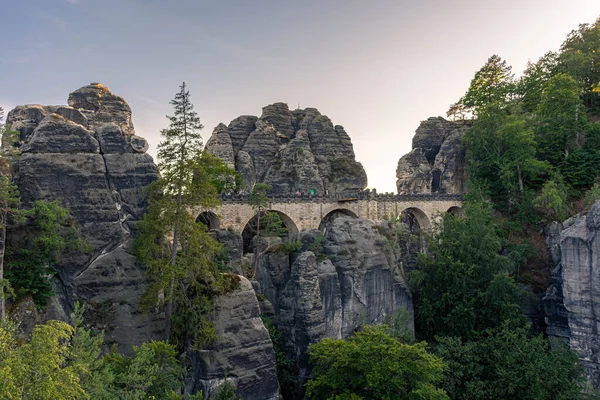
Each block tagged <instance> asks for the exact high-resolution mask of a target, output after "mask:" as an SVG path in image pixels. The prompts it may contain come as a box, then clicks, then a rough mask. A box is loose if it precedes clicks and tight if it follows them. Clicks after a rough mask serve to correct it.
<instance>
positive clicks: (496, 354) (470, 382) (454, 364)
mask: <svg viewBox="0 0 600 400" xmlns="http://www.w3.org/2000/svg"><path fill="white" fill-rule="evenodd" d="M435 353H436V355H438V356H439V357H442V358H443V359H444V360H446V361H447V362H448V370H447V372H446V374H445V376H444V381H443V385H442V387H443V388H444V389H445V390H446V391H447V393H448V395H449V396H450V398H452V399H457V400H458V399H460V400H475V399H498V400H504V399H506V400H511V399H536V400H555V399H562V400H576V399H581V398H582V395H581V389H582V384H583V383H584V380H585V378H584V374H583V366H582V365H581V363H580V362H579V358H578V356H577V354H576V353H574V352H573V351H571V350H569V349H568V348H567V347H566V346H565V345H564V344H562V343H558V342H557V343H555V344H554V346H553V347H552V348H551V347H550V345H549V342H548V340H546V339H544V338H543V337H542V336H532V335H531V334H530V333H529V332H528V330H527V329H526V328H524V327H521V328H509V327H507V326H503V327H501V329H499V330H498V331H497V332H490V331H488V332H484V333H483V334H482V335H481V336H480V337H478V338H476V339H475V340H471V341H464V340H463V339H461V338H458V337H438V338H437V345H436V347H435Z"/></svg>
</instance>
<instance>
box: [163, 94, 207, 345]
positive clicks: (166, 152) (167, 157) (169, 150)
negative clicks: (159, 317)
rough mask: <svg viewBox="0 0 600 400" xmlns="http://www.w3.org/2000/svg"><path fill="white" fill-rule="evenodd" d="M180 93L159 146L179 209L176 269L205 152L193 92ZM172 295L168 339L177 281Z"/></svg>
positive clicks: (175, 230)
mask: <svg viewBox="0 0 600 400" xmlns="http://www.w3.org/2000/svg"><path fill="white" fill-rule="evenodd" d="M179 89H180V90H179V92H178V93H177V94H176V95H175V98H174V99H173V100H171V102H170V104H171V105H172V106H173V108H174V113H173V115H172V116H167V119H168V120H169V121H170V124H169V127H168V128H166V129H163V130H162V131H161V136H162V137H163V141H162V142H160V143H159V145H158V168H159V169H160V171H161V174H162V178H163V181H164V183H165V187H164V190H165V191H166V192H167V194H168V195H170V196H175V201H176V208H175V216H174V219H173V241H172V245H171V258H170V261H169V263H170V264H171V265H175V264H176V262H177V247H178V246H179V234H180V229H181V223H182V209H183V207H184V205H185V204H184V197H187V196H188V195H189V194H190V193H186V191H187V190H189V189H191V188H192V186H193V185H192V182H191V181H192V178H193V167H192V163H194V162H195V161H196V159H197V157H198V155H199V154H200V152H201V150H202V137H201V136H200V130H202V128H203V125H202V124H201V123H200V117H198V114H197V113H196V111H194V106H193V104H192V103H191V101H190V92H189V91H188V90H187V88H186V85H185V82H183V83H182V84H181V86H180V87H179ZM168 290H169V293H168V297H167V305H166V317H167V325H166V333H167V337H169V335H170V330H171V322H170V319H171V315H172V314H173V301H172V298H173V290H174V278H173V277H171V280H170V283H169V289H168Z"/></svg>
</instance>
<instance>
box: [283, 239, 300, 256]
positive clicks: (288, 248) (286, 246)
mask: <svg viewBox="0 0 600 400" xmlns="http://www.w3.org/2000/svg"><path fill="white" fill-rule="evenodd" d="M301 248H302V242H301V241H299V240H294V241H292V242H288V243H283V250H284V251H285V253H286V254H292V253H296V252H298V251H299V250H300V249H301Z"/></svg>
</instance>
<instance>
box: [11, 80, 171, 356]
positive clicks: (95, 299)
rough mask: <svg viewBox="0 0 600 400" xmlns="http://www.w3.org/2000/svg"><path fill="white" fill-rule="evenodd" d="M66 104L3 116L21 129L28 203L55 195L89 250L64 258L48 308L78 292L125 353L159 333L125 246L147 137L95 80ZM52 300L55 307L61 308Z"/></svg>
mask: <svg viewBox="0 0 600 400" xmlns="http://www.w3.org/2000/svg"><path fill="white" fill-rule="evenodd" d="M69 104H70V107H66V106H39V105H30V106H19V107H17V108H16V109H15V110H13V111H11V112H10V113H9V115H8V118H7V123H8V124H9V125H10V126H11V128H12V129H15V130H18V131H20V136H21V139H22V142H23V143H22V155H21V158H20V160H19V165H18V176H17V177H16V179H17V182H18V185H19V191H20V193H21V199H22V201H23V203H24V204H25V205H27V204H31V203H32V202H33V201H35V200H38V199H45V200H58V201H60V202H61V203H63V204H64V205H65V206H66V207H67V208H68V209H69V210H70V212H71V215H72V216H73V217H74V219H75V221H76V222H77V225H78V227H79V230H80V233H81V235H82V237H83V239H84V240H85V241H86V242H87V243H88V244H89V245H90V247H91V252H90V253H89V254H79V253H78V254H70V255H68V256H66V257H64V258H63V259H62V260H61V263H60V264H61V265H59V271H58V275H57V277H56V282H55V285H56V287H57V288H58V289H59V290H58V291H57V292H58V293H59V295H58V296H57V297H56V298H54V299H53V300H52V308H51V309H54V311H53V314H55V315H58V316H60V315H62V316H63V317H64V316H67V315H70V313H71V311H72V307H73V303H74V302H75V301H82V302H84V303H86V304H87V310H88V313H87V315H88V316H89V318H90V321H89V322H91V323H95V324H96V325H98V324H100V321H102V322H101V323H102V328H103V329H104V330H105V334H106V339H107V341H108V342H113V343H118V344H119V348H120V349H121V350H122V351H124V352H131V347H132V345H139V344H141V343H143V342H145V341H148V340H151V339H156V338H160V337H161V335H162V327H163V326H164V322H163V321H162V320H161V316H160V315H156V314H143V313H141V311H140V310H139V308H138V305H137V304H138V299H139V297H140V296H141V294H142V293H143V292H144V289H145V283H144V270H143V268H142V267H141V266H140V265H138V264H137V262H136V258H135V257H134V256H133V255H132V252H131V245H132V235H133V234H134V227H135V224H136V222H137V221H138V220H139V219H140V218H141V216H142V214H143V212H144V210H145V206H146V197H145V194H144V189H145V188H146V187H147V186H148V185H149V184H150V183H151V182H153V181H154V180H156V179H157V177H158V171H157V168H156V165H155V164H154V162H153V160H152V157H150V156H149V155H147V154H145V150H146V149H147V144H146V141H145V140H144V139H142V138H140V137H137V136H135V135H134V129H133V125H132V123H131V109H130V108H129V105H127V103H126V102H125V101H124V100H123V99H122V98H121V97H119V96H115V95H113V94H112V93H110V91H109V90H108V89H107V88H106V87H104V86H102V85H99V84H92V85H88V86H85V87H83V88H81V89H78V90H77V91H75V92H74V93H72V94H71V95H70V96H69ZM59 308H62V309H61V310H59Z"/></svg>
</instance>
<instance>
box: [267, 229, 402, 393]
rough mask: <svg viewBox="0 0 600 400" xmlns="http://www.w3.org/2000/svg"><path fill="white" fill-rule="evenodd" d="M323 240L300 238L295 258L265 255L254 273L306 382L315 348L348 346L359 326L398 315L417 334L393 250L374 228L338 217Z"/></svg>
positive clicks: (314, 236)
mask: <svg viewBox="0 0 600 400" xmlns="http://www.w3.org/2000/svg"><path fill="white" fill-rule="evenodd" d="M319 235H320V233H319V231H304V232H301V233H300V240H301V242H302V244H303V246H302V249H301V251H300V252H299V253H298V254H296V255H292V256H289V255H287V254H285V252H278V251H271V252H269V251H267V253H266V254H265V255H264V256H263V258H262V259H261V262H260V263H259V265H258V268H257V271H256V279H257V281H258V286H259V287H260V289H259V291H260V292H261V293H262V294H263V295H264V297H265V298H266V302H267V303H269V304H268V311H269V310H271V305H272V309H273V310H274V311H273V312H274V322H275V325H276V326H277V328H278V329H279V330H280V331H281V333H282V335H281V337H282V338H283V341H284V346H285V349H286V352H287V353H288V355H289V356H290V357H291V358H292V359H294V360H295V361H296V366H297V367H298V370H299V379H300V381H301V382H304V381H306V379H308V377H309V374H310V368H309V365H308V355H307V354H306V350H307V348H308V346H309V345H310V344H311V343H315V342H318V341H319V340H321V339H323V338H325V337H331V338H347V337H348V336H349V335H350V334H351V333H352V332H353V331H354V330H355V329H357V328H358V327H360V325H362V324H378V323H384V322H385V320H386V318H387V317H392V318H393V317H396V316H397V315H398V312H402V313H405V314H406V318H407V324H408V325H409V327H410V328H411V329H412V326H413V309H412V298H411V294H410V292H409V290H408V288H407V286H406V283H405V281H404V278H403V277H402V275H401V273H400V268H399V267H398V265H397V263H396V261H395V256H394V254H393V251H392V249H391V246H390V244H389V243H388V241H387V239H386V238H385V237H384V236H382V235H381V234H379V232H378V231H377V229H376V228H375V226H374V225H373V223H372V222H370V221H367V220H362V219H352V218H349V217H339V218H336V219H335V220H333V221H332V222H331V223H330V225H329V226H328V228H327V232H326V234H325V237H324V238H320V239H318V238H319ZM271 248H274V249H276V248H277V245H276V244H271ZM315 253H316V255H315Z"/></svg>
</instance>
